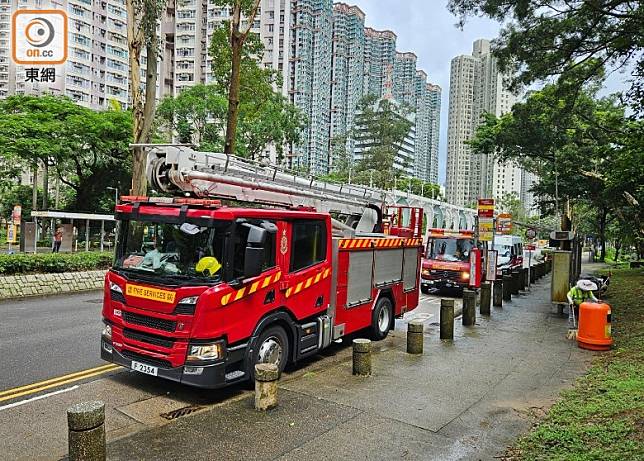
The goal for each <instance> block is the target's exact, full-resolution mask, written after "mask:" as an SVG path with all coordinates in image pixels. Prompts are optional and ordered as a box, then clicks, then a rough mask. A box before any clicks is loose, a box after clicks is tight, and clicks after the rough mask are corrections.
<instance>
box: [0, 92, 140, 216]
mask: <svg viewBox="0 0 644 461" xmlns="http://www.w3.org/2000/svg"><path fill="white" fill-rule="evenodd" d="M131 129H132V118H131V114H130V113H129V112H125V111H117V110H108V111H102V112H95V111H92V110H91V109H88V108H85V107H81V106H79V105H77V104H75V103H74V102H73V101H72V100H70V99H68V98H66V97H60V96H50V95H46V96H24V95H15V96H10V97H9V98H6V99H4V100H1V101H0V145H2V146H3V149H2V152H0V157H1V158H0V160H2V162H0V163H2V164H4V165H34V164H35V162H37V161H43V162H45V164H46V165H49V166H50V167H52V168H54V170H55V171H56V173H57V175H58V177H59V180H60V181H61V182H62V183H63V184H66V185H68V186H69V187H71V188H72V189H73V190H74V191H75V199H74V201H73V203H72V204H71V207H72V208H74V209H77V210H87V211H95V210H97V209H99V208H100V203H101V201H100V198H101V197H103V196H104V195H106V191H105V187H107V186H112V187H114V186H117V185H118V184H119V182H121V183H122V184H125V183H126V182H127V181H129V180H130V179H131V178H130V175H129V154H128V144H129V142H130V140H131V137H130V136H131ZM16 182H17V181H16ZM43 195H44V194H43ZM108 195H109V194H108ZM104 211H107V210H104Z"/></svg>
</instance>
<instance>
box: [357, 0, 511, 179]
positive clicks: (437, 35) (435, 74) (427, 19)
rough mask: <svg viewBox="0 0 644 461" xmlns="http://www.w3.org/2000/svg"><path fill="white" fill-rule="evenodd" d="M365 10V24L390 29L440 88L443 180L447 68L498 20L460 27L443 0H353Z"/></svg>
mask: <svg viewBox="0 0 644 461" xmlns="http://www.w3.org/2000/svg"><path fill="white" fill-rule="evenodd" d="M347 3H350V4H353V5H357V6H359V7H360V9H362V10H363V11H364V12H365V14H366V19H365V24H366V25H367V26H369V27H373V28H375V29H389V30H393V31H394V32H395V33H396V35H397V36H398V41H397V47H398V51H413V52H414V53H416V55H417V56H418V68H419V69H423V70H424V71H425V72H427V74H428V75H429V81H431V82H432V83H436V84H438V85H440V86H441V88H442V89H443V100H442V105H441V136H440V148H439V168H438V171H439V180H440V182H441V183H444V182H445V166H446V161H447V160H446V158H447V109H448V102H449V70H450V61H451V60H452V58H453V57H455V56H458V55H461V54H471V53H472V43H473V42H474V40H476V39H479V38H487V39H493V38H495V37H496V36H497V34H498V31H499V24H498V23H496V22H493V21H490V20H485V19H478V18H473V19H470V20H469V21H468V23H467V24H466V25H465V28H464V30H460V29H458V28H457V27H456V26H455V25H454V24H455V23H456V18H455V17H454V16H453V15H452V14H451V13H450V12H449V11H447V0H354V1H353V2H351V1H347Z"/></svg>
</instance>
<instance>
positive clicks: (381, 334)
mask: <svg viewBox="0 0 644 461" xmlns="http://www.w3.org/2000/svg"><path fill="white" fill-rule="evenodd" d="M393 311H394V306H393V304H391V301H390V300H389V298H385V297H383V298H380V299H379V300H378V302H377V303H376V307H375V308H374V310H373V313H372V314H371V337H372V338H373V339H374V340H375V341H380V340H381V339H385V338H386V337H387V335H388V334H389V328H390V327H391V319H392V318H393Z"/></svg>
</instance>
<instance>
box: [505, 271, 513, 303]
mask: <svg viewBox="0 0 644 461" xmlns="http://www.w3.org/2000/svg"><path fill="white" fill-rule="evenodd" d="M511 300H512V276H511V275H504V276H503V301H511Z"/></svg>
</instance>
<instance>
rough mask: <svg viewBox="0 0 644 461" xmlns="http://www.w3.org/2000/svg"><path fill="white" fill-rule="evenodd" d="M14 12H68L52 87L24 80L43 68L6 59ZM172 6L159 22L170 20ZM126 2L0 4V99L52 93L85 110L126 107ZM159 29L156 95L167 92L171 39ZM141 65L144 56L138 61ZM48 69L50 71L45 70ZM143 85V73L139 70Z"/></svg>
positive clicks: (23, 0) (24, 0)
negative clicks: (64, 51) (61, 60)
mask: <svg viewBox="0 0 644 461" xmlns="http://www.w3.org/2000/svg"><path fill="white" fill-rule="evenodd" d="M17 9H62V10H65V11H66V12H67V15H68V17H69V23H68V43H69V49H68V59H67V62H66V63H65V64H63V65H59V66H53V67H54V68H55V73H56V77H55V81H54V82H40V81H28V80H29V79H28V78H27V75H26V73H27V69H29V68H32V67H38V68H40V67H43V66H23V65H16V64H14V63H13V62H12V61H11V59H10V58H9V53H10V48H9V46H4V45H3V44H5V41H6V40H8V36H9V30H10V21H11V14H12V13H13V12H14V11H16V10H17ZM173 19H174V18H173V16H172V3H171V5H170V6H169V7H168V10H167V11H166V13H165V17H164V22H166V23H169V22H172V21H173ZM126 24H127V15H126V11H125V0H60V1H58V0H51V1H47V0H45V1H40V0H0V97H6V96H8V95H11V94H42V93H51V94H59V95H66V96H68V97H70V98H71V99H73V100H74V101H76V102H77V103H78V104H81V105H83V106H86V107H90V108H93V109H101V108H105V107H107V106H108V104H109V103H110V101H111V100H113V101H116V102H118V103H119V104H121V105H122V106H123V107H127V106H128V104H129V63H128V45H127V26H126ZM164 32H167V28H162V29H161V30H160V34H161V39H162V47H163V49H164V54H165V55H166V56H167V59H163V60H161V62H160V64H159V65H160V78H159V83H158V88H157V95H158V96H159V97H161V96H162V95H163V94H165V93H166V92H167V91H168V90H169V89H170V88H171V85H170V84H168V80H169V79H171V77H172V75H171V74H172V60H171V59H170V58H171V55H170V54H168V52H167V47H168V44H170V45H172V38H173V37H172V34H169V35H168V34H164ZM143 61H144V62H143V67H144V66H145V57H144V59H143ZM45 67H51V66H45ZM142 82H143V83H144V82H145V68H143V69H142Z"/></svg>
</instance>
